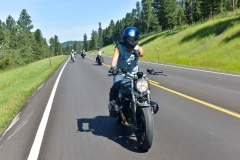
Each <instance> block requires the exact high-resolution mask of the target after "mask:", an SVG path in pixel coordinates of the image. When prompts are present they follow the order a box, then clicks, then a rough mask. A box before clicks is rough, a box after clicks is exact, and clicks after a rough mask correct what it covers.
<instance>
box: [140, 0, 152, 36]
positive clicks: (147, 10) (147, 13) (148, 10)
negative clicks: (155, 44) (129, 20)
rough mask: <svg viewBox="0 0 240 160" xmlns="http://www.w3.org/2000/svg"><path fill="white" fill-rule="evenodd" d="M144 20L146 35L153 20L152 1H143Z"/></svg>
mask: <svg viewBox="0 0 240 160" xmlns="http://www.w3.org/2000/svg"><path fill="white" fill-rule="evenodd" d="M142 16H143V17H142V19H143V24H144V30H143V31H144V33H148V32H149V28H150V24H151V19H152V0H142Z"/></svg>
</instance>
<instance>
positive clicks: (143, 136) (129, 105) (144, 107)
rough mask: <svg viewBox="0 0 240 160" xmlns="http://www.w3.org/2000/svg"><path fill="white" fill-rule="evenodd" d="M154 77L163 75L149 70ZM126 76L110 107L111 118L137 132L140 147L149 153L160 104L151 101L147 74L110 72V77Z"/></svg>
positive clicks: (123, 71)
mask: <svg viewBox="0 0 240 160" xmlns="http://www.w3.org/2000/svg"><path fill="white" fill-rule="evenodd" d="M147 72H148V73H149V74H152V75H159V74H162V71H161V72H155V71H154V70H153V69H147ZM114 75H124V77H125V78H124V79H123V80H122V81H121V83H120V90H119V93H118V98H117V99H116V101H110V102H109V105H108V109H109V113H110V116H112V117H115V118H117V121H118V122H119V123H121V124H123V125H124V126H131V127H133V128H134V130H135V134H136V138H137V144H138V147H139V148H140V149H142V150H144V151H148V150H149V149H150V148H151V146H152V141H153V116H152V114H156V113H157V112H158V110H159V107H158V103H157V102H154V101H151V99H150V88H149V82H148V78H147V74H143V72H142V71H138V72H137V73H136V74H130V73H129V72H128V70H127V69H123V70H118V71H116V73H112V72H111V71H109V74H108V76H114ZM162 75H164V74H162Z"/></svg>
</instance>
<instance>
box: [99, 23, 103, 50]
mask: <svg viewBox="0 0 240 160" xmlns="http://www.w3.org/2000/svg"><path fill="white" fill-rule="evenodd" d="M98 26H99V27H98V46H99V47H102V45H103V29H102V25H101V23H100V22H99V23H98Z"/></svg>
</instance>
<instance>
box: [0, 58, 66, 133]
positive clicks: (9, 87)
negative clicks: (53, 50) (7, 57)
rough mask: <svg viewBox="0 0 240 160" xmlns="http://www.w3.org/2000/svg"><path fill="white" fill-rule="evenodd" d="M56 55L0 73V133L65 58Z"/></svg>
mask: <svg viewBox="0 0 240 160" xmlns="http://www.w3.org/2000/svg"><path fill="white" fill-rule="evenodd" d="M67 57H68V56H66V55H64V56H56V57H52V58H51V62H52V67H51V66H50V60H49V59H44V60H41V61H38V62H35V63H32V64H31V65H28V66H25V67H21V68H18V69H14V70H9V71H6V72H2V73H0V133H1V132H2V131H3V129H4V128H5V127H6V126H7V125H8V124H9V122H10V121H11V120H12V119H13V117H14V116H15V115H16V114H17V113H18V111H19V110H20V109H21V107H22V106H23V104H24V103H25V102H26V101H27V99H28V98H29V97H30V96H31V95H32V94H33V93H34V91H35V90H36V89H37V88H38V87H39V86H40V85H41V84H42V83H43V82H44V81H46V79H47V78H48V77H49V76H50V75H51V74H52V73H53V72H54V71H55V70H56V69H57V68H58V67H59V66H60V65H61V64H62V63H63V62H64V61H65V60H66V59H67Z"/></svg>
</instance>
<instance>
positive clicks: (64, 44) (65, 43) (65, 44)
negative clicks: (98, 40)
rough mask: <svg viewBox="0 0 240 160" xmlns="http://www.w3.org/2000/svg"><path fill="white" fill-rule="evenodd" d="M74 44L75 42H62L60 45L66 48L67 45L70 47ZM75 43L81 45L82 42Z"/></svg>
mask: <svg viewBox="0 0 240 160" xmlns="http://www.w3.org/2000/svg"><path fill="white" fill-rule="evenodd" d="M74 42H75V41H67V42H63V43H61V46H62V47H66V46H67V45H70V46H72V45H73V44H74ZM77 43H79V44H83V41H77Z"/></svg>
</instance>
